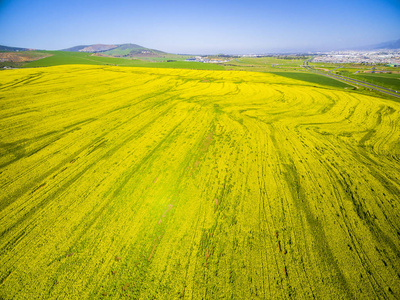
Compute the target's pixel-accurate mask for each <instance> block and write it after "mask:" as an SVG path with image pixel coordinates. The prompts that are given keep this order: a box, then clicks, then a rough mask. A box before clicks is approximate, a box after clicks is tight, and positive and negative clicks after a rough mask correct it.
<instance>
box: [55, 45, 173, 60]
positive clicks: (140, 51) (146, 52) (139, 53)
mask: <svg viewBox="0 0 400 300" xmlns="http://www.w3.org/2000/svg"><path fill="white" fill-rule="evenodd" d="M62 51H70V52H90V53H98V52H101V54H102V55H107V56H113V57H158V56H162V55H164V54H166V53H165V52H163V51H159V50H155V49H150V48H146V47H143V46H140V45H136V44H120V45H104V44H96V45H80V46H75V47H71V48H68V49H64V50H62Z"/></svg>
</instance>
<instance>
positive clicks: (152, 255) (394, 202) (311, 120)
mask: <svg viewBox="0 0 400 300" xmlns="http://www.w3.org/2000/svg"><path fill="white" fill-rule="evenodd" d="M90 58H91V57H90ZM46 59H50V58H46ZM43 60H44V59H43ZM43 60H42V61H43ZM290 77H293V76H290V75H288V76H280V75H276V74H268V73H261V72H238V71H207V70H183V69H162V68H159V69H156V68H143V67H142V68H129V67H115V66H94V65H92V66H90V65H63V66H56V67H47V68H27V69H18V70H4V71H1V72H0V83H1V84H0V154H1V155H0V184H1V189H0V220H1V221H0V249H1V250H0V298H3V299H180V298H182V299H289V298H291V299H312V298H316V299H396V298H400V239H399V237H400V183H399V180H398V179H399V178H400V148H399V142H400V131H399V130H398V129H399V126H400V103H397V102H393V101H390V100H384V99H381V98H378V97H371V96H368V95H362V94H359V93H355V92H352V91H346V90H344V89H343V88H342V87H335V86H331V87H329V84H326V83H322V84H323V85H320V84H319V83H318V82H307V81H304V80H301V77H300V78H290ZM299 79H300V80H299Z"/></svg>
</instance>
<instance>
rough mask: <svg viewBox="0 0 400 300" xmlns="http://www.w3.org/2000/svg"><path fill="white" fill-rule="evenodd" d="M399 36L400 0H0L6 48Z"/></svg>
mask: <svg viewBox="0 0 400 300" xmlns="http://www.w3.org/2000/svg"><path fill="white" fill-rule="evenodd" d="M399 38H400V1H393V0H377V1H371V0H362V1H361V0H336V1H332V0H330V1H324V0H319V1H317V0H306V1H299V0H286V1H276V0H275V1H270V0H264V1H251V0H248V1H244V0H242V1H235V0H231V1H227V0H221V1H218V0H214V1H208V0H204V1H199V2H197V1H159V0H142V1H136V0H131V1H128V0H114V1H110V0H108V1H103V0H96V1H92V0H79V1H76V0H70V1H59V0H52V1H45V0H4V1H2V0H0V44H1V45H8V46H16V47H31V48H38V49H54V50H58V49H63V48H68V47H71V46H75V45H81V44H96V43H103V44H122V43H135V44H139V45H143V46H146V47H150V48H155V49H159V50H163V51H168V52H172V53H191V54H196V53H198V54H206V53H210V54H211V53H229V54H234V53H238V54H242V53H265V52H274V51H308V50H312V51H315V50H328V49H341V48H347V47H357V46H364V45H369V44H376V43H380V42H386V41H390V40H397V39H399Z"/></svg>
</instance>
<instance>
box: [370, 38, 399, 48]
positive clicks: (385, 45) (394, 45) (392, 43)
mask: <svg viewBox="0 0 400 300" xmlns="http://www.w3.org/2000/svg"><path fill="white" fill-rule="evenodd" d="M373 49H400V39H398V40H397V41H390V42H386V43H381V44H377V45H374V46H373Z"/></svg>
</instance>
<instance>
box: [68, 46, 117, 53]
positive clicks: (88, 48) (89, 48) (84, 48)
mask: <svg viewBox="0 0 400 300" xmlns="http://www.w3.org/2000/svg"><path fill="white" fill-rule="evenodd" d="M116 47H118V46H116V45H104V44H94V45H79V46H75V47H71V48H68V49H63V50H61V51H69V52H91V53H96V52H103V51H107V50H110V49H113V48H116Z"/></svg>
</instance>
